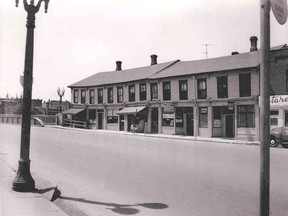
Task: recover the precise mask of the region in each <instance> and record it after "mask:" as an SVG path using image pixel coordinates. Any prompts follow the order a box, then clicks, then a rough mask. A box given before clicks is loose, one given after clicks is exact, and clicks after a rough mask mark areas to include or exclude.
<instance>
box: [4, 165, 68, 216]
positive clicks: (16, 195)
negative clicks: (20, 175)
mask: <svg viewBox="0 0 288 216" xmlns="http://www.w3.org/2000/svg"><path fill="white" fill-rule="evenodd" d="M15 176H16V173H15V172H14V171H13V170H12V169H11V168H10V167H9V166H8V165H6V164H5V163H4V162H3V161H1V160H0V216H12V215H13V216H24V215H25V216H68V215H67V214H66V213H65V212H63V211H62V210H61V209H60V208H59V207H57V206H56V205H55V204H53V203H52V202H50V200H49V199H48V197H45V196H44V193H42V194H41V193H37V191H36V192H32V193H21V192H15V191H13V190H12V181H13V179H14V177H15ZM51 193H52V192H51Z"/></svg>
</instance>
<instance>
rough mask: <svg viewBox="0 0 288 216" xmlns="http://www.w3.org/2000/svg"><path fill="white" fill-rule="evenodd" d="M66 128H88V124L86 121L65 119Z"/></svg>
mask: <svg viewBox="0 0 288 216" xmlns="http://www.w3.org/2000/svg"><path fill="white" fill-rule="evenodd" d="M64 126H68V127H76V128H87V123H86V122H84V121H76V120H70V119H64Z"/></svg>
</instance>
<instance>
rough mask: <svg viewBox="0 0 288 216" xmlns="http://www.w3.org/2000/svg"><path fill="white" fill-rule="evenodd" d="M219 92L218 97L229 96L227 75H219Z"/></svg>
mask: <svg viewBox="0 0 288 216" xmlns="http://www.w3.org/2000/svg"><path fill="white" fill-rule="evenodd" d="M217 93H218V98H227V97H228V82H227V76H221V77H217Z"/></svg>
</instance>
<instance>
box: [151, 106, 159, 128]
mask: <svg viewBox="0 0 288 216" xmlns="http://www.w3.org/2000/svg"><path fill="white" fill-rule="evenodd" d="M151 133H158V108H152V112H151Z"/></svg>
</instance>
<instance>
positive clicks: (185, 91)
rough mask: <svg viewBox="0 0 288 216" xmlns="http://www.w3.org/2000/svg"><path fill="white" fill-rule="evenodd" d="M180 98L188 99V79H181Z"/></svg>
mask: <svg viewBox="0 0 288 216" xmlns="http://www.w3.org/2000/svg"><path fill="white" fill-rule="evenodd" d="M179 99H180V100H188V85H187V80H180V81H179Z"/></svg>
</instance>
